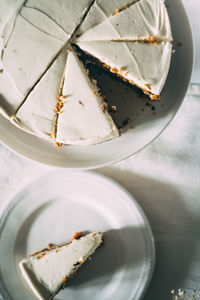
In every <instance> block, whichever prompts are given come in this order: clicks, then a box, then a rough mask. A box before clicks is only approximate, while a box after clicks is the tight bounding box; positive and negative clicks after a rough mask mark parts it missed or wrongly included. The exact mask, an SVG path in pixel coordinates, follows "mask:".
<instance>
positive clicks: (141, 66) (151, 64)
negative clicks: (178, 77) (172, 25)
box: [78, 41, 172, 95]
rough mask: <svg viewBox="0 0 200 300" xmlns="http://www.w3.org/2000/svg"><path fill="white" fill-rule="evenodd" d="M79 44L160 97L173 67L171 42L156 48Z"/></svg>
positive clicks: (141, 45)
mask: <svg viewBox="0 0 200 300" xmlns="http://www.w3.org/2000/svg"><path fill="white" fill-rule="evenodd" d="M78 45H79V47H80V48H81V49H83V50H84V51H86V52H88V53H89V54H91V55H92V56H94V57H96V58H98V59H99V60H100V61H101V62H102V63H105V64H106V65H108V66H110V67H111V68H116V69H117V70H118V71H120V69H121V68H122V70H123V72H122V75H123V76H124V77H125V78H127V79H128V80H133V82H134V83H135V84H136V85H138V86H139V87H141V88H145V89H146V90H148V91H150V92H151V93H153V94H157V95H159V94H160V92H161V90H162V88H163V85H164V83H165V80H166V77H167V74H168V71H169V66H170V60H171V52H172V45H171V43H170V42H162V43H160V44H158V45H155V44H143V43H134V42H126V43H125V42H112V41H105V42H104V41H93V42H79V43H78ZM127 72H128V74H127ZM146 84H147V85H146ZM148 85H150V87H148Z"/></svg>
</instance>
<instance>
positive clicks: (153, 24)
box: [77, 0, 172, 41]
mask: <svg viewBox="0 0 200 300" xmlns="http://www.w3.org/2000/svg"><path fill="white" fill-rule="evenodd" d="M105 5H106V4H105ZM86 21H87V18H86ZM86 21H83V23H82V26H84V22H86ZM87 22H88V21H87ZM149 37H154V39H156V40H159V41H171V40H172V35H171V26H170V21H169V17H168V13H167V10H166V7H165V5H164V3H163V1H162V0H151V1H149V0H140V1H138V2H137V3H134V4H132V5H131V6H128V5H127V7H126V8H125V9H123V10H121V11H120V10H118V11H117V12H116V13H114V14H113V15H112V16H110V17H108V18H106V20H104V21H103V22H102V23H100V24H98V25H96V26H94V27H90V29H89V30H88V31H86V32H85V33H83V34H82V35H81V36H80V37H79V38H78V39H77V40H78V41H96V40H103V41H108V40H109V41H111V40H127V41H136V40H148V39H149Z"/></svg>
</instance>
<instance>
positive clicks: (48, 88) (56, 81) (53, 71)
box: [12, 49, 68, 139]
mask: <svg viewBox="0 0 200 300" xmlns="http://www.w3.org/2000/svg"><path fill="white" fill-rule="evenodd" d="M67 54H68V53H67V50H66V49H63V51H62V52H61V54H60V55H59V56H58V57H57V59H56V60H55V61H54V63H53V64H52V66H51V67H50V68H49V69H48V71H47V72H46V74H45V75H44V76H43V78H42V79H41V80H40V81H39V82H38V84H37V85H36V86H35V88H34V89H33V91H32V92H31V93H30V94H29V96H28V98H27V99H26V101H25V102H24V103H23V105H22V106H21V107H20V108H19V110H18V111H17V113H16V114H15V115H14V116H13V117H12V121H13V123H14V124H15V125H18V126H19V127H20V128H22V129H24V130H25V131H28V132H30V133H31V134H34V135H37V136H39V137H42V138H45V139H50V138H51V133H52V130H53V124H54V117H55V113H54V108H55V105H56V99H57V96H58V92H59V88H60V80H61V78H62V76H63V73H64V69H65V64H66V59H67Z"/></svg>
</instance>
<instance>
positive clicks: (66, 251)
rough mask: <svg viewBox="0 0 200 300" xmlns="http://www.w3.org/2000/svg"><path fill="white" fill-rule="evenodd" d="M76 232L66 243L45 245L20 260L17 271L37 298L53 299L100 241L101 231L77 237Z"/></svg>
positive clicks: (42, 299) (41, 299)
mask: <svg viewBox="0 0 200 300" xmlns="http://www.w3.org/2000/svg"><path fill="white" fill-rule="evenodd" d="M79 234H80V233H76V234H75V235H74V237H73V239H72V242H71V243H70V244H65V245H60V246H51V245H49V247H48V248H46V249H42V250H41V251H38V252H35V253H33V254H32V255H29V256H28V257H26V258H24V259H22V260H21V261H20V263H19V268H20V271H21V274H22V276H23V278H24V279H25V281H26V284H27V285H28V286H29V288H30V289H31V290H32V292H33V293H34V295H35V296H36V297H37V298H38V299H40V300H50V299H53V298H54V297H55V295H56V294H57V293H58V292H59V291H60V290H61V289H62V288H63V287H64V286H65V284H66V283H67V280H68V279H69V278H70V277H72V276H73V274H74V273H75V272H76V271H77V270H78V269H79V268H80V266H81V265H82V264H83V263H84V262H85V261H86V260H87V259H88V258H89V257H90V256H91V255H92V254H93V253H94V252H95V250H96V249H97V248H98V247H99V246H100V245H101V243H102V236H103V234H102V233H101V232H93V233H90V234H87V235H85V236H82V237H80V238H79Z"/></svg>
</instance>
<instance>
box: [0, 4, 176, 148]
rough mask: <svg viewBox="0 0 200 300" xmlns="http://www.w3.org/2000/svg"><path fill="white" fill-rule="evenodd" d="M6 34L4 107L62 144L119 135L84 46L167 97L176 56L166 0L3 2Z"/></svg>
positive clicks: (1, 72) (0, 91)
mask: <svg viewBox="0 0 200 300" xmlns="http://www.w3.org/2000/svg"><path fill="white" fill-rule="evenodd" d="M22 32H23V34H22ZM0 35H1V37H0V53H1V59H0V96H1V98H0V101H1V102H0V112H1V113H2V114H3V115H4V116H6V117H7V118H8V119H9V120H10V121H11V122H13V124H15V125H16V126H18V127H19V128H21V129H23V130H25V131H27V132H29V133H31V134H34V135H37V136H39V137H41V138H45V139H49V140H53V141H54V142H55V143H56V144H57V145H58V146H60V145H61V144H72V145H92V144H97V143H102V142H105V141H108V140H110V139H113V138H116V137H118V136H119V135H120V134H119V131H118V129H117V126H116V125H115V124H114V121H113V119H112V117H111V115H110V114H109V111H108V110H107V109H105V107H106V103H105V101H104V97H103V95H102V94H101V91H100V90H99V89H98V86H97V84H96V83H95V81H94V80H92V78H90V74H89V73H88V70H87V65H85V64H83V62H82V61H81V57H79V55H80V52H81V51H83V52H84V54H85V55H87V56H88V58H89V59H91V60H92V63H95V64H97V65H98V67H99V68H104V69H106V70H108V71H109V72H110V73H111V74H113V75H114V76H118V77H120V78H121V79H122V80H124V81H125V83H127V84H129V85H135V86H137V87H138V88H140V89H141V90H142V91H143V93H144V94H147V95H148V96H149V98H150V99H152V100H159V99H160V93H161V91H162V89H163V86H164V84H165V82H166V79H167V75H168V72H169V67H170V61H171V54H172V34H171V27H170V21H169V17H168V13H167V10H166V7H165V5H164V2H163V0H138V1H137V0H128V1H126V3H125V2H124V1H122V0H113V1H107V0H81V1H80V0H79V1H78V0H61V1H59V2H57V1H54V2H53V3H52V1H50V0H44V1H38V0H37V1H36V0H27V1H25V2H24V1H20V0H17V1H15V0H13V1H9V2H8V3H0ZM69 50H70V51H69ZM73 68H74V70H73ZM75 81H77V84H76V83H75ZM69 90H70V92H72V94H73V95H72V96H71V97H69V95H68V92H69ZM93 91H95V94H94V93H93ZM84 93H87V95H88V96H87V97H82V96H83V95H84ZM64 94H65V95H64ZM60 96H66V98H65V99H64V101H61V100H62V97H61V98H59V97H60ZM80 96H81V97H80ZM67 98H68V99H67ZM78 98H84V99H82V100H81V99H79V102H77V99H78ZM86 98H87V99H86ZM86 102H87V104H86ZM58 103H60V104H62V108H63V109H62V110H61V111H58ZM81 103H83V104H84V105H82V104H81ZM86 106H87V107H89V109H88V110H86V109H85V110H84V107H86ZM91 124H92V126H91Z"/></svg>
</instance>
